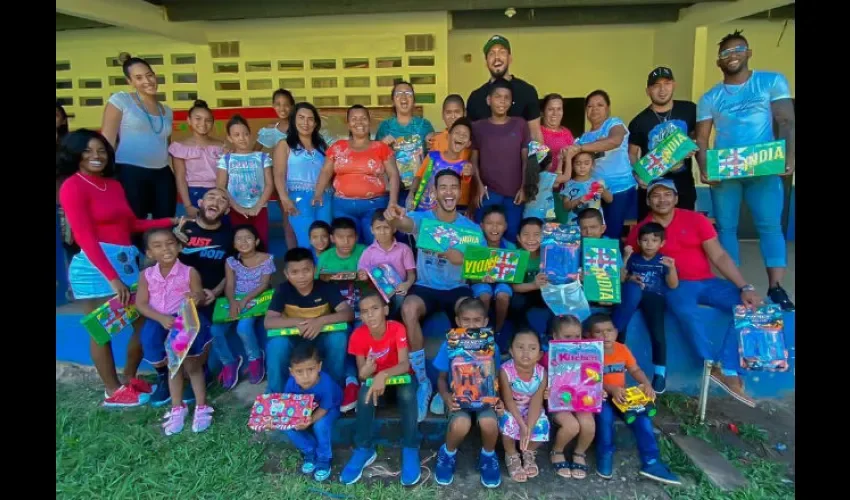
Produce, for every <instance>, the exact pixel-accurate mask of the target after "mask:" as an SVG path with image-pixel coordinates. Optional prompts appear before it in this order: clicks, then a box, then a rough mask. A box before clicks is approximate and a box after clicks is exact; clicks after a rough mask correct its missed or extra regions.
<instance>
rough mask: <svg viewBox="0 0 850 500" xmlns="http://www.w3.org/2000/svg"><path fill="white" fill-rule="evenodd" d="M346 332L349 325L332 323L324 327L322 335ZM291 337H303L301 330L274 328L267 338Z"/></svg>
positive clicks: (292, 327)
mask: <svg viewBox="0 0 850 500" xmlns="http://www.w3.org/2000/svg"><path fill="white" fill-rule="evenodd" d="M305 321H306V320H305ZM346 330H348V323H331V324H329V325H325V326H323V327H322V333H327V332H344V331H346ZM290 335H301V330H299V329H298V327H297V326H291V327H289V328H274V329H272V330H267V331H266V337H268V338H272V337H287V336H290Z"/></svg>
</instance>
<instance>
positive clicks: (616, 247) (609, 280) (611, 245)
mask: <svg viewBox="0 0 850 500" xmlns="http://www.w3.org/2000/svg"><path fill="white" fill-rule="evenodd" d="M582 246H583V255H582V268H583V270H584V294H585V296H586V297H587V300H589V301H590V302H607V303H611V304H619V303H620V285H621V283H620V272H621V269H620V242H618V241H617V240H611V239H608V238H585V239H584V241H583V243H582Z"/></svg>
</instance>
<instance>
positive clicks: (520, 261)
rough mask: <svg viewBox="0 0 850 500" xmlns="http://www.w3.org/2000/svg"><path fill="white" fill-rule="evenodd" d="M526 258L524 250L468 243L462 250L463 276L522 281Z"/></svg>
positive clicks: (479, 278) (511, 281)
mask: <svg viewBox="0 0 850 500" xmlns="http://www.w3.org/2000/svg"><path fill="white" fill-rule="evenodd" d="M528 258H529V253H528V252H526V251H525V250H519V249H506V248H491V247H482V246H477V245H470V246H468V247H466V250H464V252H463V278H464V279H471V280H478V281H480V280H482V279H484V278H485V277H487V276H489V277H491V278H493V281H496V282H502V283H522V280H523V279H524V278H525V268H526V267H528Z"/></svg>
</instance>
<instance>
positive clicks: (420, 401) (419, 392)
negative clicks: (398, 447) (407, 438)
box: [416, 379, 433, 423]
mask: <svg viewBox="0 0 850 500" xmlns="http://www.w3.org/2000/svg"><path fill="white" fill-rule="evenodd" d="M432 393H433V391H432V388H431V381H430V380H428V379H425V380H423V381H422V382H419V386H417V387H416V402H417V408H416V409H417V411H418V413H417V416H416V422H417V423H419V422H422V421H423V420H425V417H427V416H428V402H429V401H430V400H431V394H432Z"/></svg>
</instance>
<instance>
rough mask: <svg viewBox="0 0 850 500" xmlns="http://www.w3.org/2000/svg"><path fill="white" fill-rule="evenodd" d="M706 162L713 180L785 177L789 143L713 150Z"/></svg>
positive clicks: (707, 156) (708, 154) (707, 172)
mask: <svg viewBox="0 0 850 500" xmlns="http://www.w3.org/2000/svg"><path fill="white" fill-rule="evenodd" d="M705 163H706V174H707V177H708V180H710V181H722V180H726V179H742V178H747V177H759V176H763V175H779V174H784V173H785V141H784V140H781V141H773V142H766V143H764V144H756V145H755V146H747V147H743V148H729V149H710V150H708V151H707V152H706V162H705Z"/></svg>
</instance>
